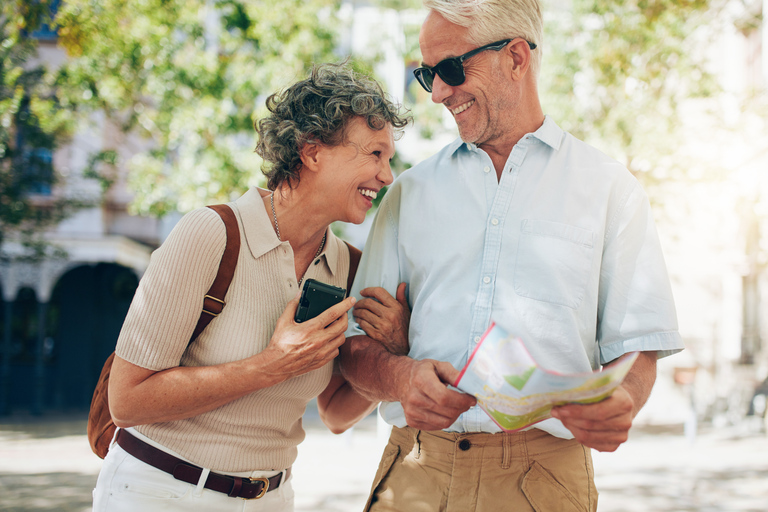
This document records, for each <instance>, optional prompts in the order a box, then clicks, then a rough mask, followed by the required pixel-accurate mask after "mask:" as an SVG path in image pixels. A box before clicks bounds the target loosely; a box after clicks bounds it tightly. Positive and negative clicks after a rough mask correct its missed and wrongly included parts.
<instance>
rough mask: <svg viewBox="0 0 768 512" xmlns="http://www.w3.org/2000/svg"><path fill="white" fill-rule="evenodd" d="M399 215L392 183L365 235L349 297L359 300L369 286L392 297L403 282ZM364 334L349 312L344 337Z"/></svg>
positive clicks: (397, 189)
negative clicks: (379, 287)
mask: <svg viewBox="0 0 768 512" xmlns="http://www.w3.org/2000/svg"><path fill="white" fill-rule="evenodd" d="M399 211H400V187H399V186H398V183H397V182H395V184H393V185H392V186H390V187H389V189H388V191H387V194H386V195H385V196H384V199H383V200H382V201H381V204H380V205H379V209H378V211H377V212H376V216H375V217H374V220H373V225H372V226H371V230H370V232H369V233H368V240H367V241H366V243H365V249H364V250H363V256H362V257H361V258H360V266H359V267H358V269H357V274H356V275H355V281H354V283H353V285H352V291H351V295H352V296H354V297H355V298H356V299H357V300H360V299H361V298H363V297H362V296H361V295H360V290H362V289H363V288H368V287H373V286H381V287H382V288H384V289H385V290H387V292H389V293H390V294H391V295H392V296H393V297H394V296H395V294H396V293H397V286H398V285H399V284H400V283H401V282H403V281H404V280H405V278H403V277H402V274H401V269H400V258H399V250H398V229H397V227H398V223H399ZM364 334H365V331H363V330H362V329H361V328H360V326H359V325H358V324H357V322H355V318H354V316H352V310H350V311H349V327H348V328H347V332H346V336H347V337H350V336H358V335H364Z"/></svg>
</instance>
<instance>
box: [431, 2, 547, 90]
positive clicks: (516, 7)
mask: <svg viewBox="0 0 768 512" xmlns="http://www.w3.org/2000/svg"><path fill="white" fill-rule="evenodd" d="M423 4H424V7H425V8H427V9H430V10H433V11H435V12H437V13H438V14H440V15H441V16H442V17H443V18H445V19H446V20H448V21H450V22H451V23H453V24H454V25H459V26H461V27H466V28H467V29H469V38H470V40H471V42H472V43H474V44H476V45H477V46H482V45H484V44H488V43H492V42H495V41H501V40H502V39H509V38H511V37H522V38H523V39H525V40H526V41H528V42H531V43H536V49H535V50H533V51H532V52H531V67H530V69H531V71H532V73H533V76H534V78H537V77H538V75H539V70H540V69H541V55H542V47H543V43H544V28H543V22H542V16H541V7H540V6H539V2H538V0H423Z"/></svg>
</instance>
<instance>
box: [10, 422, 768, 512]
mask: <svg viewBox="0 0 768 512" xmlns="http://www.w3.org/2000/svg"><path fill="white" fill-rule="evenodd" d="M4 421H5V422H4ZM305 426H306V429H307V439H306V441H305V442H304V443H303V444H302V445H301V446H300V447H299V459H298V460H297V462H296V464H295V465H294V489H295V491H296V512H359V511H360V510H361V509H362V506H363V503H364V501H365V499H366V497H367V494H368V490H369V488H370V483H371V480H372V478H373V475H374V473H375V471H376V467H377V465H378V460H379V456H380V455H381V450H382V449H383V440H382V439H381V438H380V437H379V436H377V422H376V419H375V418H374V417H369V418H367V419H366V420H364V421H363V422H362V423H361V424H360V425H358V426H357V427H355V429H354V430H353V431H352V432H348V433H345V434H342V435H340V436H335V435H333V434H331V433H330V432H328V431H327V430H325V429H324V428H323V427H322V426H321V425H320V424H319V423H318V421H317V420H316V418H314V417H312V416H310V415H308V416H307V418H306V420H305ZM84 432H85V419H84V418H46V419H45V421H42V420H40V419H36V420H30V419H19V418H16V419H14V420H13V421H12V422H9V421H8V420H7V419H6V420H3V419H0V510H3V511H6V512H19V511H57V512H85V511H89V510H90V507H91V494H90V493H91V489H92V488H93V485H94V484H95V481H96V475H97V474H98V471H99V468H100V466H101V460H100V459H99V458H98V457H96V456H95V455H93V454H92V453H91V451H90V448H89V446H88V441H87V439H86V438H85V435H84V434H83V433H84ZM593 456H594V461H595V472H596V477H595V479H596V483H597V487H598V490H599V491H600V500H599V503H600V505H599V508H598V510H599V511H600V512H650V511H654V512H656V511H659V512H665V511H666V512H680V511H698V512H766V511H768V437H766V436H765V435H764V434H759V433H757V432H755V431H754V430H747V429H741V430H740V429H735V428H730V429H724V430H720V431H715V430H709V431H707V430H704V431H703V432H701V433H700V434H699V436H698V437H697V438H696V440H695V442H693V443H692V442H691V441H690V440H689V439H686V438H685V437H684V436H683V432H682V427H680V428H679V429H677V428H673V429H666V430H658V429H657V431H655V432H652V431H650V430H648V429H643V430H639V429H638V430H633V432H632V433H631V436H630V440H629V442H627V443H626V444H624V445H623V446H622V447H621V448H619V450H617V451H616V452H615V453H596V452H595V453H594V454H593ZM494 512H495V511H494Z"/></svg>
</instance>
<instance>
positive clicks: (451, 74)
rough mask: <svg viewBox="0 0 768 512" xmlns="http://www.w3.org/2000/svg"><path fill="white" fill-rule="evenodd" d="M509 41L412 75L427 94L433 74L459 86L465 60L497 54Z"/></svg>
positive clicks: (494, 44)
mask: <svg viewBox="0 0 768 512" xmlns="http://www.w3.org/2000/svg"><path fill="white" fill-rule="evenodd" d="M510 41H512V39H504V40H503V41H496V42H495V43H490V44H486V45H485V46H481V47H480V48H475V49H474V50H472V51H469V52H467V53H465V54H464V55H459V56H458V57H450V58H448V59H445V60H441V61H440V62H438V63H437V64H436V65H435V66H433V67H431V68H430V67H428V66H422V67H420V68H416V69H414V70H413V74H414V76H416V79H417V80H418V81H419V83H420V84H421V86H422V87H423V88H424V90H426V91H427V92H432V83H433V82H434V81H435V73H437V74H438V75H439V76H440V78H441V79H442V80H443V82H445V83H446V84H448V85H450V86H452V87H453V86H456V85H461V84H463V83H464V80H466V79H467V77H466V75H465V74H464V61H465V60H467V59H468V58H470V57H472V56H474V55H477V54H478V53H480V52H484V51H486V50H493V51H495V52H498V51H499V50H501V49H502V48H504V47H505V46H507V44H509V42H510ZM526 43H528V48H530V49H531V50H535V49H536V43H531V42H530V41H526Z"/></svg>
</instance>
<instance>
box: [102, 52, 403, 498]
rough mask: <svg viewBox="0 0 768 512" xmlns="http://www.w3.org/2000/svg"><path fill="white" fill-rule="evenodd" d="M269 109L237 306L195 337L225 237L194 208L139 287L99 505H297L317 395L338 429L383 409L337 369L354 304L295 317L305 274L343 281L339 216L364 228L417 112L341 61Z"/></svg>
mask: <svg viewBox="0 0 768 512" xmlns="http://www.w3.org/2000/svg"><path fill="white" fill-rule="evenodd" d="M267 107H268V108H269V110H270V115H269V116H268V117H266V118H264V119H262V120H261V121H260V122H259V123H258V124H257V131H258V138H259V140H258V145H257V149H256V150H257V152H258V153H259V154H260V155H261V156H262V157H263V159H264V161H265V164H266V168H265V174H266V175H267V178H268V188H269V190H262V189H256V188H254V189H252V190H250V191H249V192H247V193H246V194H245V195H243V196H242V197H241V198H240V199H238V200H236V201H234V202H233V203H230V206H231V207H232V209H233V210H234V212H235V214H236V216H237V219H238V224H239V229H240V236H241V240H242V241H243V243H242V244H241V247H240V252H239V259H238V263H237V267H236V270H235V273H234V277H233V279H232V283H231V285H230V287H229V291H228V293H227V296H226V302H227V306H226V308H225V309H224V310H223V312H222V313H221V314H220V315H219V316H218V317H217V318H216V319H214V320H213V321H212V322H211V324H210V325H209V326H208V327H207V328H206V329H205V330H204V331H203V333H202V334H201V335H200V336H199V337H198V338H197V339H196V340H195V341H194V342H193V343H192V344H190V345H189V346H187V342H188V340H189V338H190V333H191V332H192V330H193V329H194V327H195V323H196V320H197V318H198V316H199V314H200V301H201V298H202V296H203V295H204V294H205V293H206V290H207V289H208V287H209V286H210V284H211V282H212V281H213V279H214V276H215V275H216V272H217V268H218V263H219V260H220V259H221V256H222V253H223V251H224V246H225V239H226V235H225V229H224V225H223V223H222V221H221V219H220V218H219V216H218V215H216V213H214V212H213V211H212V210H210V209H207V208H202V209H198V210H195V211H193V212H191V213H189V214H187V215H185V216H184V218H183V219H182V220H181V221H180V222H179V224H178V225H177V226H176V228H175V229H174V231H173V232H172V233H171V235H170V236H169V237H168V239H167V240H166V242H165V243H164V244H163V245H162V246H161V247H160V248H159V249H158V250H157V251H156V252H155V253H154V254H153V256H152V260H151V263H150V266H149V268H148V269H147V272H146V274H145V276H144V278H143V279H142V281H141V283H140V286H139V289H138V290H137V292H136V296H135V297H134V300H133V303H132V304H131V308H130V311H129V312H128V316H127V318H126V320H125V324H124V325H123V329H122V331H121V333H120V337H119V339H118V343H117V349H116V355H117V356H116V358H115V362H114V364H113V366H112V374H111V377H110V387H109V399H110V409H111V413H112V416H113V419H114V422H115V424H116V425H117V426H118V427H120V429H119V430H118V434H117V436H116V437H117V442H116V443H113V445H112V447H111V448H110V451H109V453H108V455H107V457H106V458H105V460H104V465H103V468H102V470H101V473H100V475H99V479H98V483H97V486H96V489H95V490H94V510H95V511H103V510H109V511H122V510H125V511H132V512H133V511H136V510H142V512H148V511H152V510H163V511H166V510H185V511H188V510H206V511H218V510H221V511H229V510H232V511H235V510H238V511H240V510H269V511H290V510H293V491H292V489H291V479H290V467H291V464H292V463H293V461H294V460H295V458H296V454H297V449H296V446H297V445H298V444H299V443H300V442H301V441H302V439H303V438H304V431H303V429H302V425H301V417H302V414H303V412H304V409H305V406H306V404H307V402H308V401H309V400H310V399H312V398H313V397H315V396H317V395H318V394H321V395H320V398H319V399H318V407H319V408H320V413H321V417H322V418H323V421H325V422H326V424H327V425H328V426H329V427H330V428H331V429H332V430H333V431H335V432H340V431H343V430H345V429H346V428H348V427H349V426H351V425H352V424H354V423H355V422H356V421H358V420H359V419H360V418H362V417H364V416H365V415H366V414H368V413H369V412H370V411H371V410H372V408H373V407H374V406H375V404H372V403H371V402H368V401H367V400H365V399H363V398H361V397H360V396H359V395H357V394H356V393H355V392H354V391H353V390H352V389H351V388H350V387H349V386H348V385H347V384H346V383H345V381H344V380H343V378H342V377H341V376H340V375H338V374H333V361H334V358H335V357H336V355H337V354H338V347H339V346H340V345H341V344H342V343H343V342H344V331H345V330H346V327H347V315H346V313H347V311H348V310H349V309H350V308H351V307H352V305H353V303H354V299H353V298H347V299H345V300H344V301H342V302H341V303H339V304H337V305H336V306H333V307H331V308H330V309H328V310H326V311H325V312H324V313H322V314H320V316H318V317H316V318H314V319H312V320H309V321H306V322H303V323H297V322H295V321H294V313H295V312H296V309H297V303H298V291H299V288H300V286H301V283H302V282H303V281H304V280H306V279H309V278H312V279H316V280H319V281H322V282H325V283H328V284H331V285H335V286H339V287H345V286H346V282H347V274H348V272H349V263H350V256H349V252H348V250H347V247H346V245H345V244H344V242H342V241H341V240H339V239H338V238H337V237H336V236H334V234H333V233H332V231H331V230H330V228H329V225H330V224H331V223H332V222H334V221H346V222H354V223H360V222H362V221H363V219H364V218H365V215H366V212H367V211H368V210H369V209H370V208H371V206H372V201H373V200H374V199H375V198H376V195H377V194H378V193H379V191H380V190H381V189H382V187H384V186H386V185H388V184H389V183H391V182H392V172H391V170H390V166H389V161H390V159H391V158H392V156H393V155H394V152H395V147H394V136H395V134H396V132H398V131H399V130H400V129H401V128H403V127H404V126H405V124H406V122H407V120H406V119H405V118H404V117H401V115H400V114H399V113H398V110H397V108H396V107H395V106H394V105H393V104H392V103H390V102H389V101H388V100H387V99H386V98H385V96H384V94H383V93H382V91H381V89H380V87H379V86H378V85H377V84H375V83H374V82H372V81H370V80H368V79H366V78H364V77H362V76H360V75H358V74H356V73H353V72H352V71H350V70H348V69H346V68H345V67H343V66H334V65H324V66H320V67H317V68H315V69H314V70H313V71H312V73H311V76H310V77H309V78H307V79H306V80H302V81H300V82H298V83H296V84H294V85H292V86H291V87H289V88H288V89H286V90H285V91H283V92H282V93H279V94H275V95H272V96H271V97H270V98H269V99H268V100H267ZM388 300H390V301H393V303H395V304H396V302H394V299H391V297H390V298H388ZM374 323H375V321H374ZM372 336H374V334H372ZM401 338H402V336H401ZM388 341H389V340H385V339H382V342H388ZM393 350H395V348H394V347H393ZM253 497H258V498H259V499H253V500H248V498H253ZM238 498H246V500H248V501H244V500H243V499H238Z"/></svg>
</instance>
